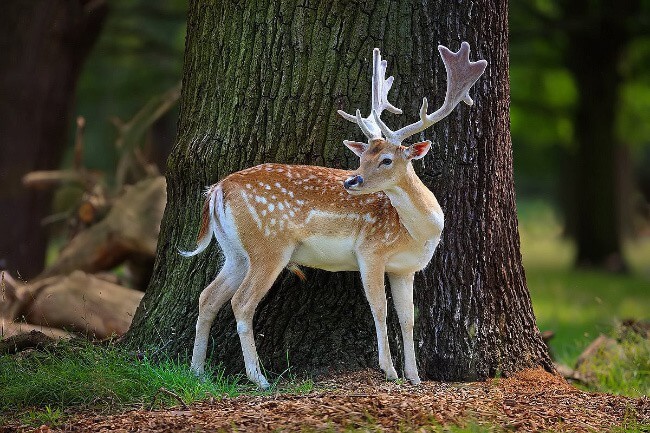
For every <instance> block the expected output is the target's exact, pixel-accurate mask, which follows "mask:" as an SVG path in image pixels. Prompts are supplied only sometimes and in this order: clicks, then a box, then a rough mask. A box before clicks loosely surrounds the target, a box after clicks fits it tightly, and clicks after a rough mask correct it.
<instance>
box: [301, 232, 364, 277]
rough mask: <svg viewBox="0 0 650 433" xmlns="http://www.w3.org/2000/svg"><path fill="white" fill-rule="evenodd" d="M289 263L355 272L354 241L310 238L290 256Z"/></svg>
mask: <svg viewBox="0 0 650 433" xmlns="http://www.w3.org/2000/svg"><path fill="white" fill-rule="evenodd" d="M291 261H292V262H294V263H297V264H299V265H303V266H308V267H310V268H318V269H324V270H326V271H357V270H359V265H358V263H357V258H356V256H355V254H354V239H352V238H350V237H326V236H310V237H308V238H306V239H304V240H303V241H302V242H301V243H300V244H299V245H298V246H297V247H296V249H295V250H294V252H293V254H292V255H291Z"/></svg>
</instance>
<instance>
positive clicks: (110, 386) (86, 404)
mask: <svg viewBox="0 0 650 433" xmlns="http://www.w3.org/2000/svg"><path fill="white" fill-rule="evenodd" d="M285 376H288V377H285V378H284V379H283V382H282V383H281V384H280V383H279V381H276V382H275V383H274V386H273V387H272V388H271V390H269V391H265V392H263V394H268V393H273V392H277V391H282V392H287V393H305V392H309V391H311V389H312V388H313V383H312V382H311V381H309V380H298V379H296V378H295V377H293V376H292V375H285ZM240 382H241V383H240ZM161 388H163V389H164V391H163V392H160V391H159V390H160V389H161ZM0 390H2V398H0V421H1V420H3V419H4V420H5V421H6V420H13V421H16V420H20V422H21V423H23V424H28V425H40V424H43V423H45V424H48V425H56V424H57V423H58V422H60V420H61V419H62V418H64V412H63V411H65V410H66V409H68V408H74V410H84V409H92V410H94V411H97V410H99V411H101V412H113V411H116V410H119V409H125V408H129V407H136V408H137V407H147V408H148V407H152V406H155V407H160V406H172V405H174V406H177V405H179V404H190V403H192V402H195V401H200V400H205V399H208V398H211V397H213V398H222V397H225V396H228V397H233V396H236V395H239V394H241V393H248V394H260V393H262V392H259V391H257V390H256V389H255V388H254V387H253V386H252V385H249V384H248V383H247V382H246V381H241V380H240V377H239V376H225V375H224V374H223V370H221V369H210V368H208V369H207V370H206V375H205V377H204V378H202V379H199V378H197V377H195V376H194V375H193V374H192V373H191V372H190V370H189V368H188V366H187V364H186V363H185V362H179V361H176V360H172V359H165V360H162V361H157V362H153V361H152V360H150V359H149V358H148V357H147V356H144V357H143V356H136V355H135V354H134V353H131V352H128V351H126V350H124V349H122V348H119V347H115V346H113V345H109V346H107V347H105V346H97V345H93V344H91V343H89V342H85V341H80V340H79V341H72V342H60V343H57V344H56V345H53V346H51V347H49V348H46V349H42V350H39V351H25V352H22V353H20V354H18V355H4V356H0ZM179 400H180V401H179ZM181 401H182V403H181ZM0 423H1V422H0Z"/></svg>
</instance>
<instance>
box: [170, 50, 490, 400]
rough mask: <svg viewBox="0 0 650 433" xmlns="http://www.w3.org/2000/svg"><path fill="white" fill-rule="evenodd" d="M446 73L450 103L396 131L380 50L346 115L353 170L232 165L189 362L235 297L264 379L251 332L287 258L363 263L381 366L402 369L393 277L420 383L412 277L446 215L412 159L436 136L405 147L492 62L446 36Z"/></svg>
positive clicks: (214, 221) (333, 266) (217, 193)
mask: <svg viewBox="0 0 650 433" xmlns="http://www.w3.org/2000/svg"><path fill="white" fill-rule="evenodd" d="M438 51H439V53H440V55H441V57H442V60H443V63H444V65H445V68H446V72H447V89H446V93H445V100H444V102H443V104H442V106H441V107H440V108H439V109H438V110H436V111H435V112H433V113H431V114H427V111H428V102H427V99H426V98H423V100H422V106H421V108H420V119H419V120H418V121H416V122H414V123H412V124H410V125H407V126H404V127H402V128H400V129H398V130H396V131H393V130H391V129H390V128H389V127H388V126H387V125H386V124H385V123H384V122H383V121H382V120H381V114H382V113H383V112H384V111H386V110H387V111H389V112H391V113H394V114H402V110H401V109H399V108H397V107H395V106H393V105H392V104H391V103H390V102H389V101H388V91H389V90H390V89H391V87H392V84H393V77H392V76H391V77H388V78H387V79H386V78H385V74H386V69H387V62H386V61H385V60H382V59H381V53H380V50H379V49H378V48H375V49H374V50H373V66H372V95H371V109H370V114H369V115H368V116H367V117H365V118H364V117H362V116H361V113H360V110H359V109H357V110H356V114H355V115H351V114H348V113H346V112H344V111H342V110H338V113H339V114H340V115H341V116H342V117H343V118H344V119H346V120H349V121H350V122H353V123H355V124H356V125H358V127H359V128H360V129H361V131H362V132H363V134H364V135H365V136H366V138H367V139H368V140H367V142H358V141H348V140H345V141H344V142H343V143H344V144H345V146H347V147H348V148H349V149H350V150H351V151H352V152H354V153H355V154H356V155H357V156H358V157H359V160H360V161H359V168H358V169H357V170H355V171H348V170H341V169H335V168H326V167H318V166H310V165H286V164H275V163H267V164H261V165H257V166H254V167H251V168H247V169H245V170H242V171H238V172H235V173H232V174H230V175H228V176H226V177H225V178H223V179H222V180H221V181H220V182H218V183H216V184H214V185H212V186H210V187H208V188H207V191H206V193H205V194H206V199H205V202H204V205H203V209H202V214H201V215H202V216H201V226H200V230H199V234H198V239H197V245H196V249H194V250H193V251H180V253H181V254H182V255H183V256H185V257H191V256H194V255H197V254H199V253H200V252H202V251H204V250H205V249H206V248H207V247H208V245H209V244H210V242H211V241H212V238H213V237H214V238H216V239H217V242H218V243H219V245H220V247H221V250H222V252H223V256H224V262H223V266H222V268H221V270H220V272H219V273H218V274H217V276H216V278H215V279H214V280H213V281H212V282H211V283H210V284H208V286H207V287H205V289H203V291H202V292H201V294H200V296H199V314H198V319H197V321H196V335H195V340H194V347H193V352H192V360H191V367H190V368H191V370H192V371H193V372H194V373H195V374H196V375H198V376H202V375H204V374H205V370H204V365H205V358H206V351H207V344H208V337H209V332H210V327H211V325H212V322H213V321H214V318H215V316H216V314H217V312H218V311H219V310H220V309H221V307H222V306H223V305H224V304H225V303H226V302H227V301H229V300H230V303H231V306H232V310H233V312H234V316H235V319H236V323H237V333H238V335H239V339H240V343H241V348H242V352H243V356H244V363H245V368H246V375H247V376H248V378H249V379H250V380H251V381H252V382H253V383H255V384H256V385H257V386H258V387H259V388H261V389H267V388H268V387H269V382H268V380H267V379H266V377H265V376H264V375H263V374H262V370H261V369H260V362H259V358H258V354H257V350H256V347H255V340H254V337H253V315H254V313H255V309H256V308H257V305H258V304H259V302H260V301H261V300H262V298H264V296H265V295H266V294H267V292H268V291H269V289H270V288H271V286H272V285H273V283H274V282H275V280H276V279H277V277H278V275H279V274H280V272H282V270H283V269H284V268H288V269H289V270H290V271H294V272H295V273H297V274H298V276H302V275H301V274H302V271H300V270H299V269H300V268H299V267H300V266H305V267H310V268H318V269H324V270H327V271H358V272H359V273H360V275H361V281H362V284H363V289H364V293H365V296H366V299H367V301H368V304H369V305H370V310H371V312H372V317H373V320H374V325H375V330H376V335H377V345H378V356H379V366H380V368H381V369H382V370H383V372H384V373H385V376H386V378H387V379H388V380H396V379H398V374H397V372H396V371H395V367H394V365H393V361H392V357H391V353H390V348H389V345H388V336H387V329H386V315H387V301H386V288H385V286H384V278H385V275H386V274H387V275H388V280H389V283H390V290H391V294H392V298H393V302H394V305H395V309H396V311H397V315H398V319H399V323H400V327H401V332H402V339H403V348H404V375H405V377H406V379H407V380H408V381H409V382H410V383H411V384H413V385H417V384H419V383H420V378H419V375H418V369H417V362H416V356H415V345H414V341H413V327H414V306H413V281H414V275H415V273H416V272H418V271H420V270H422V269H424V268H425V267H426V266H427V264H428V263H429V262H430V261H431V258H432V256H433V253H434V251H435V249H436V247H437V246H438V243H439V242H440V237H441V234H442V230H443V227H444V215H443V211H442V209H441V207H440V204H439V203H438V201H437V200H436V197H435V196H434V194H433V193H432V192H431V191H430V190H429V189H428V188H427V187H426V186H425V185H424V183H423V182H422V181H421V180H420V178H419V177H418V176H417V174H416V173H415V170H414V168H413V164H412V161H414V160H418V159H421V158H423V157H424V156H425V155H426V154H427V152H428V151H429V149H430V148H431V142H430V141H428V140H427V141H421V142H417V143H414V144H411V145H403V144H402V143H403V142H404V140H406V139H407V138H409V137H411V136H413V135H415V134H417V133H419V132H421V131H424V130H425V129H427V128H429V127H431V126H432V125H434V124H435V123H437V122H438V121H440V120H441V119H443V118H445V117H446V116H448V115H449V113H451V112H452V111H453V110H454V108H455V107H456V106H457V105H458V104H459V103H460V102H461V101H463V102H465V103H466V104H468V105H472V104H473V100H472V98H471V97H470V96H469V90H470V88H471V87H472V86H473V85H474V83H475V82H476V81H477V80H478V79H479V77H480V76H481V75H482V74H483V71H484V70H485V68H486V66H487V62H486V61H485V60H479V61H477V62H472V61H470V60H469V51H470V47H469V44H468V43H467V42H462V44H461V46H460V49H459V51H458V52H452V51H451V50H449V49H448V48H447V47H445V46H443V45H439V46H438Z"/></svg>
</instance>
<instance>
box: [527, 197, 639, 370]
mask: <svg viewBox="0 0 650 433" xmlns="http://www.w3.org/2000/svg"><path fill="white" fill-rule="evenodd" d="M520 208H521V209H522V210H520V224H519V228H520V234H521V250H522V255H523V259H524V267H525V268H526V277H527V281H528V289H529V290H530V294H531V298H532V302H533V308H534V310H535V314H536V316H537V322H538V325H539V327H540V329H541V330H547V329H548V330H553V331H555V337H554V338H553V340H551V349H552V351H553V353H554V354H555V356H556V358H557V360H558V361H559V362H561V363H563V364H566V365H569V366H572V365H574V364H575V361H576V359H577V357H578V355H580V353H582V351H583V350H584V349H585V348H586V347H587V345H588V344H589V343H591V341H593V340H594V339H595V338H596V337H597V336H598V335H599V334H601V333H603V334H611V333H612V330H613V329H616V327H617V325H618V324H619V323H620V321H622V320H623V319H628V318H631V319H636V320H648V319H650V316H649V315H650V239H647V238H646V239H642V240H639V241H638V242H636V243H635V244H629V245H628V246H627V248H626V250H627V257H626V258H627V260H628V262H629V263H630V264H631V267H632V272H631V273H629V274H626V275H624V274H611V273H606V272H598V271H586V270H575V269H573V268H572V265H573V257H574V254H575V248H574V246H573V245H572V244H571V243H570V242H569V241H567V240H566V239H564V238H563V237H562V225H561V224H560V222H559V221H558V218H557V216H556V215H555V213H554V212H553V210H552V209H551V208H550V207H549V206H548V205H545V204H542V203H526V204H524V205H523V206H520Z"/></svg>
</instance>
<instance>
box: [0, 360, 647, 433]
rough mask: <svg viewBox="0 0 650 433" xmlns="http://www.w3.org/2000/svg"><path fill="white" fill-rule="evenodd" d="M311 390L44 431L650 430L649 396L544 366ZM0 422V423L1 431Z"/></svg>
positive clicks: (361, 376)
mask: <svg viewBox="0 0 650 433" xmlns="http://www.w3.org/2000/svg"><path fill="white" fill-rule="evenodd" d="M316 388H317V389H315V390H314V391H312V392H311V393H309V394H303V395H287V394H278V395H272V396H240V397H236V398H225V399H214V400H213V401H206V402H202V403H197V404H193V405H191V406H190V407H189V408H181V407H180V406H179V407H178V408H174V409H166V410H152V411H148V410H133V411H129V412H125V413H121V414H118V415H110V416H104V415H96V414H78V415H75V416H73V417H72V418H70V419H68V421H67V422H66V423H65V425H63V426H59V427H57V428H52V429H50V428H49V427H47V426H42V427H41V428H40V429H37V431H42V432H54V431H65V432H89V431H92V432H108V431H110V432H136V431H137V432H141V431H142V432H144V431H147V432H170V431H175V432H202V431H207V432H214V431H240V432H262V431H264V432H268V431H317V430H328V431H339V430H348V429H354V428H359V429H362V430H366V431H368V430H370V431H397V430H400V431H403V430H413V431H424V430H426V429H425V428H422V427H426V426H432V425H448V424H456V425H466V424H468V423H475V424H489V425H496V426H500V427H502V428H504V429H507V430H509V431H521V432H536V431H560V432H563V431H575V432H590V431H594V430H596V431H603V430H610V429H612V428H614V427H622V428H625V426H636V427H637V428H639V425H641V426H642V427H641V428H640V430H641V431H645V430H643V429H644V428H646V427H645V426H647V428H648V429H649V430H650V400H649V399H648V397H647V396H646V397H644V398H640V399H633V398H627V397H621V396H614V395H609V394H599V393H589V392H585V391H581V390H579V389H577V388H575V387H573V386H571V385H570V384H568V383H567V382H566V381H565V380H564V379H563V378H561V377H558V376H554V375H551V374H549V373H547V372H545V371H543V370H541V369H539V370H526V371H523V372H521V373H519V374H517V375H515V376H513V377H510V378H504V379H492V380H488V381H485V382H472V383H442V382H423V383H422V384H421V385H419V386H411V385H407V384H401V383H394V382H386V381H384V380H383V378H382V376H381V375H380V373H378V372H376V371H362V372H357V373H350V374H346V375H339V376H336V377H333V378H330V379H324V380H321V381H318V383H317V385H316ZM2 430H3V429H2V428H0V431H2Z"/></svg>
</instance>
